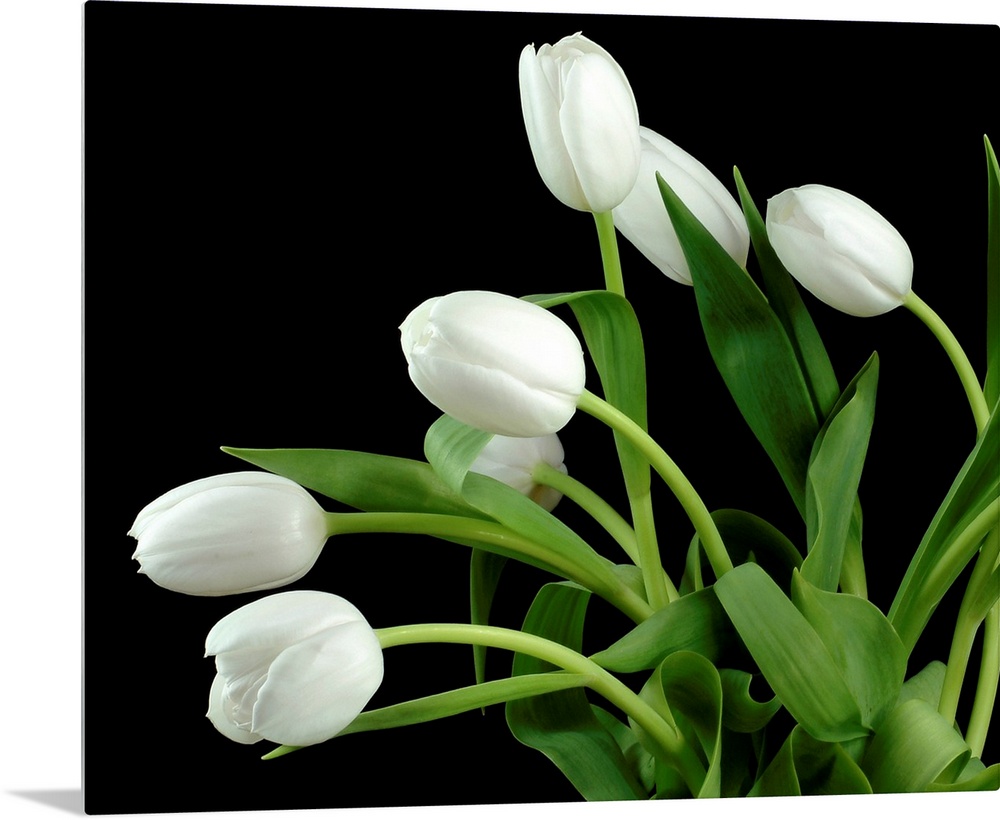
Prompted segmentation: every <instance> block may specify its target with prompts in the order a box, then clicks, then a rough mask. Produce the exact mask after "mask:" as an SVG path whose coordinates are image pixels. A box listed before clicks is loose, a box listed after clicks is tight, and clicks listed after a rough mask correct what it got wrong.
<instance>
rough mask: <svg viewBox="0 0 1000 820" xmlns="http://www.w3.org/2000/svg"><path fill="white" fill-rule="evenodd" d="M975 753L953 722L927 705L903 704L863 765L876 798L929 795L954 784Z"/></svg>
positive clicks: (919, 702)
mask: <svg viewBox="0 0 1000 820" xmlns="http://www.w3.org/2000/svg"><path fill="white" fill-rule="evenodd" d="M971 754H972V753H971V751H970V750H969V747H968V746H967V745H966V743H965V741H964V740H962V737H961V735H959V734H958V732H956V731H955V728H954V727H953V726H952V725H951V723H950V722H948V721H947V720H945V719H944V718H943V717H942V716H941V715H939V714H938V712H937V709H936V708H935V707H934V706H932V705H931V704H929V703H927V701H925V700H920V699H916V700H908V701H905V702H904V703H901V704H899V706H897V707H896V708H895V709H894V710H893V712H892V714H891V715H890V716H889V718H888V719H887V720H886V721H885V722H884V723H883V724H882V726H881V727H880V728H879V731H878V732H877V733H876V735H875V737H874V738H873V739H872V742H871V745H870V746H869V747H868V751H867V752H866V753H865V756H864V758H863V759H862V760H861V768H862V770H864V772H865V774H866V775H867V776H868V780H869V781H870V782H871V784H872V790H873V791H875V792H876V793H892V792H919V791H926V790H927V789H928V788H929V787H930V785H931V784H932V783H934V782H936V781H937V782H941V783H952V782H954V781H955V780H956V779H957V777H958V776H959V775H960V774H961V772H962V771H963V770H964V768H965V766H966V764H967V763H968V761H969V758H970V756H971Z"/></svg>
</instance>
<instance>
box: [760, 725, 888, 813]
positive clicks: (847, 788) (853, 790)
mask: <svg viewBox="0 0 1000 820" xmlns="http://www.w3.org/2000/svg"><path fill="white" fill-rule="evenodd" d="M871 793H872V788H871V785H870V784H869V783H868V779H867V778H866V777H865V774H864V772H863V771H862V770H861V769H860V768H859V767H858V764H857V763H855V762H854V761H853V760H852V759H851V756H850V755H849V754H847V752H846V751H845V750H844V749H843V747H841V745H840V744H839V743H830V742H825V741H822V740H816V738H814V737H810V736H809V734H808V732H806V731H804V730H803V729H802V727H801V726H796V727H795V728H794V729H792V731H791V733H790V734H789V735H788V739H787V740H786V741H785V743H784V744H783V745H782V747H781V749H780V750H779V751H778V754H777V755H775V757H774V759H773V760H772V761H771V762H770V763H769V764H768V766H767V768H766V769H765V770H764V773H763V774H762V775H761V776H760V778H759V779H758V781H757V782H756V783H755V784H754V787H753V788H752V789H751V790H750V796H751V797H781V796H790V795H794V796H798V795H832V794H871Z"/></svg>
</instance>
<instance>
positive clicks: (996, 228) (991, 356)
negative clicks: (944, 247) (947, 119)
mask: <svg viewBox="0 0 1000 820" xmlns="http://www.w3.org/2000/svg"><path fill="white" fill-rule="evenodd" d="M983 140H984V142H985V143H986V170H987V186H988V191H989V194H988V219H989V222H988V234H987V251H986V365H987V368H986V382H985V385H984V388H983V393H984V395H985V396H986V403H987V405H989V406H990V407H992V406H993V405H994V404H996V402H997V400H998V399H1000V165H998V164H997V155H996V153H995V152H994V151H993V146H992V144H991V143H990V139H989V137H984V138H983Z"/></svg>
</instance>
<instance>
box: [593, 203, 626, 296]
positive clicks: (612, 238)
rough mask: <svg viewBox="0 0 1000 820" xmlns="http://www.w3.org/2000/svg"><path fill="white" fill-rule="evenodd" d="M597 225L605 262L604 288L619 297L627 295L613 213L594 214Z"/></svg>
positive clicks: (602, 257) (602, 256)
mask: <svg viewBox="0 0 1000 820" xmlns="http://www.w3.org/2000/svg"><path fill="white" fill-rule="evenodd" d="M594 222H595V223H596V224H597V239H598V241H599V242H600V243H601V259H602V261H603V262H604V286H605V288H606V289H607V290H609V291H611V292H612V293H617V294H618V295H619V296H624V295H625V280H624V279H623V278H622V263H621V259H620V258H619V256H618V236H617V234H616V233H615V221H614V217H613V216H612V214H611V211H606V212H605V213H601V214H594Z"/></svg>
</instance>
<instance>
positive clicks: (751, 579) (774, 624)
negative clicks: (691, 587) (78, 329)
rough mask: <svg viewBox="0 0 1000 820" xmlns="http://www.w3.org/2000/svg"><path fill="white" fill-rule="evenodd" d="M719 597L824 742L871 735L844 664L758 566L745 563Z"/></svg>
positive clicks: (788, 700)
mask: <svg viewBox="0 0 1000 820" xmlns="http://www.w3.org/2000/svg"><path fill="white" fill-rule="evenodd" d="M714 589H715V594H716V595H717V596H718V598H719V600H720V601H721V602H722V606H723V607H724V608H725V610H726V613H727V614H728V615H729V617H730V619H731V620H732V622H733V624H734V626H735V627H736V630H737V631H738V632H739V633H740V637H741V638H743V642H744V644H746V647H747V649H748V650H749V651H750V654H751V655H752V656H753V659H754V660H755V661H756V662H757V666H758V667H759V668H760V671H761V673H762V674H763V675H764V678H765V679H766V680H767V682H768V684H769V685H770V687H771V689H772V691H773V692H774V693H775V694H776V695H777V696H778V698H779V699H780V700H781V702H782V704H783V705H784V706H785V708H786V709H787V710H788V712H789V713H790V714H791V715H792V717H794V718H795V720H796V721H797V722H798V723H800V724H802V726H803V728H804V729H805V730H806V731H808V732H809V734H811V735H812V736H813V737H815V738H817V739H818V740H827V741H830V742H837V741H842V740H851V739H852V738H857V737H862V736H864V735H866V734H868V730H867V728H866V727H865V726H864V723H863V721H862V717H861V711H860V709H859V708H858V705H857V703H856V702H855V699H854V695H853V694H852V692H851V690H850V689H849V688H848V685H847V682H846V681H845V680H844V677H843V675H842V672H841V668H840V665H839V663H838V661H837V659H836V658H834V656H833V655H832V654H831V652H830V650H829V649H828V648H827V647H826V645H825V644H824V643H823V639H822V637H821V636H820V634H819V633H818V632H817V631H816V629H815V628H814V627H813V626H812V624H810V623H809V621H808V619H807V618H806V617H805V615H803V614H802V613H801V612H799V610H798V609H797V608H796V607H795V605H794V604H793V603H792V602H791V601H790V600H789V599H788V598H787V597H786V596H785V594H784V593H783V592H782V591H781V589H780V588H779V587H778V585H777V584H776V583H775V582H774V581H773V580H771V578H769V577H768V575H767V574H766V573H765V572H764V570H762V569H761V568H760V567H759V566H757V565H756V564H742V565H740V566H738V567H736V568H735V569H733V570H730V571H729V572H727V573H726V574H725V575H723V576H722V577H721V578H720V579H719V580H718V581H716V582H715V585H714Z"/></svg>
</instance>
